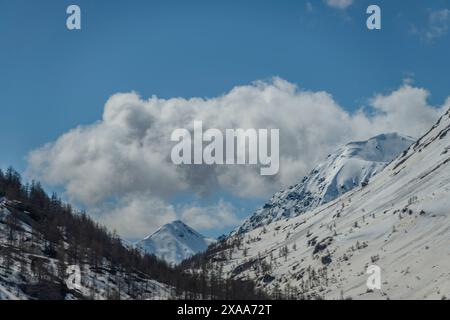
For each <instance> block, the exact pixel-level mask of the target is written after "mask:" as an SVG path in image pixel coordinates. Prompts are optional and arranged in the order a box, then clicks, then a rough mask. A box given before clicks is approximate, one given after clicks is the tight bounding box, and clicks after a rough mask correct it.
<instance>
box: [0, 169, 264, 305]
mask: <svg viewBox="0 0 450 320" xmlns="http://www.w3.org/2000/svg"><path fill="white" fill-rule="evenodd" d="M72 265H76V266H79V267H80V269H81V284H80V285H81V286H80V288H77V289H73V288H72V289H71V288H69V287H68V286H67V283H66V281H67V279H68V276H69V275H68V274H67V267H68V266H72ZM201 270H202V271H200V272H197V273H186V272H184V271H183V270H181V269H179V268H172V267H170V266H169V265H168V264H167V263H166V262H164V261H161V260H159V259H158V258H156V257H155V256H153V255H149V254H142V253H141V252H139V251H138V250H137V249H133V248H130V247H126V246H124V245H123V244H122V241H121V239H120V238H119V237H118V236H117V235H116V234H114V233H111V232H110V231H108V230H107V229H106V228H105V227H103V226H101V225H99V224H97V223H96V222H94V221H93V220H92V219H91V218H90V217H89V216H88V215H87V214H86V213H84V212H77V211H76V210H74V209H73V208H72V207H71V206H70V205H69V204H66V203H63V202H62V201H61V200H60V199H59V198H58V197H57V195H56V194H53V195H52V196H51V197H49V196H48V195H47V194H46V193H45V192H44V190H43V189H42V187H41V186H40V184H39V183H37V182H33V183H31V184H25V185H23V184H22V182H21V177H20V175H19V174H18V173H17V172H16V171H14V170H13V169H12V168H9V169H8V170H7V171H6V172H5V173H4V172H2V171H1V170H0V299H177V298H187V299H211V298H222V299H254V298H266V297H267V296H265V295H264V294H263V293H262V292H260V291H257V290H255V288H254V285H253V283H252V282H251V281H234V280H222V277H220V274H219V271H218V270H216V269H214V268H211V266H209V265H206V264H205V265H203V266H202V268H201Z"/></svg>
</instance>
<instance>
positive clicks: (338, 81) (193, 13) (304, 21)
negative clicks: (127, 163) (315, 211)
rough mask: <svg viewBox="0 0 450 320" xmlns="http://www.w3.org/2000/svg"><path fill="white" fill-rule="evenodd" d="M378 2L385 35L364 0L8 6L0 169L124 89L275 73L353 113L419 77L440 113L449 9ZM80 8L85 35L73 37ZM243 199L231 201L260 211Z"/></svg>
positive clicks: (222, 83) (0, 69) (445, 90)
mask: <svg viewBox="0 0 450 320" xmlns="http://www.w3.org/2000/svg"><path fill="white" fill-rule="evenodd" d="M372 2H373V1H372ZM375 2H376V3H377V4H379V5H380V6H381V9H382V30H381V31H369V30H367V28H366V27H365V21H366V18H367V15H366V13H365V10H366V7H367V6H368V5H369V4H370V3H369V1H363V0H361V1H358V0H355V1H354V3H353V4H352V5H350V6H349V7H347V8H346V9H337V8H332V7H330V6H328V5H327V4H326V3H325V1H310V2H308V1H299V0H296V1H189V2H188V1H143V0H142V1H140V0H133V1H122V0H116V1H105V0H96V1H84V0H76V1H63V0H41V1H24V0H14V1H11V0H0V97H1V104H0V108H1V109H0V110H1V118H2V124H1V126H0V145H1V146H2V150H3V151H2V153H1V157H0V166H1V167H5V166H7V165H13V166H15V167H16V168H18V169H19V170H24V169H25V168H26V165H27V164H26V160H25V159H26V156H27V154H28V153H29V152H30V151H31V150H34V149H36V148H39V147H41V146H42V145H44V144H45V143H47V142H50V141H54V140H56V139H57V138H58V137H59V136H61V134H63V133H65V132H67V131H68V130H70V129H72V128H74V127H76V126H78V125H84V124H91V123H94V122H96V121H98V120H100V119H101V117H102V113H103V107H104V104H105V102H106V101H107V99H108V98H109V97H110V96H111V95H113V94H114V93H117V92H130V91H136V92H138V93H139V94H140V95H141V96H142V97H144V98H148V97H151V96H152V95H157V96H158V97H163V98H170V97H185V98H187V97H215V96H219V95H221V94H223V93H225V92H228V91H229V90H231V89H232V88H233V87H235V86H239V85H246V84H249V83H251V82H252V81H255V80H265V79H270V78H271V77H273V76H278V77H280V78H283V79H285V80H287V81H289V82H291V83H294V84H297V85H298V86H299V87H300V88H304V89H307V90H313V91H319V90H324V91H327V92H329V93H331V94H332V95H333V97H334V100H335V101H336V102H338V103H339V104H340V105H341V106H343V107H344V108H345V109H346V110H348V111H354V110H356V108H358V107H360V106H361V105H364V104H366V103H367V99H369V98H370V97H372V96H373V95H374V94H376V93H384V92H388V91H390V90H394V89H395V88H398V87H399V86H400V85H401V84H402V81H403V79H405V78H413V79H414V85H416V86H418V87H424V88H426V89H428V90H429V91H430V92H431V93H432V95H431V97H430V103H431V104H434V105H440V104H442V103H443V101H444V100H445V98H446V97H447V96H448V95H449V80H448V75H449V74H450V63H449V60H448V59H449V58H448V57H449V56H450V36H449V34H448V32H447V31H448V27H449V25H450V22H449V21H448V19H447V18H446V17H445V15H444V17H441V18H440V19H439V21H437V22H436V21H434V22H433V21H432V16H433V12H439V11H442V10H444V9H448V8H450V4H449V3H448V1H444V0H432V1H426V2H425V1H420V0H417V1H415V0H411V1H408V2H407V4H406V1H375ZM72 3H74V4H78V5H79V6H80V7H81V10H82V30H81V31H68V30H67V29H66V28H65V19H66V13H65V10H66V7H67V6H68V5H69V4H72ZM449 18H450V16H449ZM436 24H437V27H436ZM433 32H434V33H433ZM188 197H190V196H188ZM230 199H233V197H231V196H230ZM205 201H211V199H209V200H205ZM240 201H241V200H238V199H234V200H232V202H234V203H236V204H238V205H239V206H240V207H241V208H244V209H250V208H253V207H254V206H256V205H257V204H258V203H260V202H259V201H260V200H255V199H253V200H249V201H248V202H246V205H241V204H240ZM244 211H245V210H244ZM214 232H215V231H214V230H213V231H207V233H211V234H213V233H214Z"/></svg>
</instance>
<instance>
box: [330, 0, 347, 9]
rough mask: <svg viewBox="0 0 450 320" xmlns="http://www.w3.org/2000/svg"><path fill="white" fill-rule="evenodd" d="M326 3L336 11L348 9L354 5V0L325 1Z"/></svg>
mask: <svg viewBox="0 0 450 320" xmlns="http://www.w3.org/2000/svg"><path fill="white" fill-rule="evenodd" d="M325 3H326V4H327V5H328V6H330V7H332V8H336V9H346V8H347V7H349V6H351V5H352V4H353V0H325Z"/></svg>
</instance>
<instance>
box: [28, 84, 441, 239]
mask: <svg viewBox="0 0 450 320" xmlns="http://www.w3.org/2000/svg"><path fill="white" fill-rule="evenodd" d="M428 95H429V93H428V92H427V91H426V90H425V89H422V88H416V87H413V86H411V85H408V84H405V85H403V86H401V87H400V88H398V89H397V90H395V91H393V92H390V93H388V94H380V95H377V96H375V97H373V98H372V99H371V100H369V101H368V106H367V107H366V108H370V111H371V112H369V113H366V112H363V111H362V110H363V109H361V110H359V111H357V112H354V113H349V112H347V111H346V110H345V109H344V108H343V107H341V106H340V105H338V104H337V103H336V101H335V100H334V99H333V97H332V96H331V95H330V94H329V93H327V92H312V91H305V90H299V89H298V88H297V87H296V86H295V85H294V84H292V83H290V82H288V81H285V80H283V79H280V78H274V79H273V80H272V81H269V82H261V81H258V82H255V83H252V84H250V85H247V86H239V87H235V88H234V89H232V90H231V91H229V92H228V93H226V94H224V95H222V96H219V97H214V98H207V99H206V98H191V99H184V98H172V99H161V98H158V97H156V96H153V97H151V98H149V99H143V98H141V97H140V96H139V95H138V94H137V93H120V94H116V95H113V96H112V97H111V98H110V99H109V100H108V101H107V103H106V105H105V107H104V113H103V118H102V119H101V120H100V121H98V122H96V123H93V124H91V125H89V126H80V127H78V128H75V129H73V130H70V131H68V132H67V133H65V134H63V135H62V136H61V137H59V138H58V139H57V140H56V141H54V142H51V143H49V144H47V145H45V146H43V147H42V148H39V149H37V150H34V151H33V152H31V153H30V155H29V159H28V163H29V166H28V174H29V175H31V176H33V177H34V178H38V179H40V180H43V181H44V182H45V183H47V184H50V185H59V186H63V187H64V188H65V191H66V194H67V196H68V197H70V199H71V200H75V201H78V202H81V203H83V204H84V205H86V206H88V207H89V208H92V209H93V210H94V211H95V212H98V216H99V217H102V221H104V222H105V223H107V224H109V225H113V226H114V227H116V228H118V231H119V232H122V234H126V235H131V234H134V235H141V234H143V233H144V231H145V232H146V233H148V232H149V231H151V230H152V229H154V228H155V227H157V226H158V225H159V224H161V223H163V222H165V221H166V220H171V219H172V218H175V217H178V218H184V219H185V220H186V222H187V223H190V222H192V224H196V225H197V226H199V227H200V228H203V229H207V228H210V227H214V226H216V224H215V222H214V221H216V220H217V219H219V220H223V221H225V223H224V225H226V224H228V225H232V224H235V223H237V221H238V219H237V218H236V216H235V215H234V213H233V210H231V208H232V205H231V204H226V203H224V202H222V203H218V204H217V205H216V206H215V208H208V210H205V209H204V208H203V209H201V208H199V207H198V205H195V204H193V205H192V207H191V208H187V207H183V208H179V207H178V208H177V207H174V206H173V205H171V204H170V203H171V201H172V199H173V197H174V196H176V195H177V194H179V193H185V192H188V193H195V194H197V195H200V196H202V195H203V196H206V195H207V194H208V193H215V192H224V191H225V192H230V193H233V194H234V195H236V196H238V197H243V198H246V197H248V198H254V197H267V196H269V195H270V194H271V193H272V192H274V191H277V190H279V189H280V188H282V187H285V186H288V185H291V184H294V183H296V182H298V181H299V180H300V179H301V177H302V176H303V175H305V174H306V173H307V172H308V171H309V170H310V169H311V168H312V167H313V166H314V165H315V164H316V163H317V162H318V161H320V160H322V159H323V158H324V156H326V154H327V153H329V152H331V151H333V150H334V149H335V148H337V147H338V146H340V145H341V144H343V143H346V142H348V141H350V140H354V139H366V138H369V137H371V136H374V135H376V134H379V133H383V132H393V131H397V132H400V133H403V134H407V135H411V136H415V137H418V136H419V135H421V134H422V133H423V132H424V131H425V130H426V129H427V128H428V127H429V126H431V125H432V124H433V122H434V121H436V119H437V118H438V117H439V115H440V114H441V113H442V112H443V109H444V108H446V107H447V106H441V107H432V106H430V105H429V104H428V102H427V98H428ZM447 104H448V103H447ZM368 114H370V115H368ZM194 120H202V121H203V126H204V130H205V129H207V128H219V129H222V130H224V129H227V128H244V129H245V128H269V129H270V128H278V129H280V172H279V174H278V175H276V176H272V177H263V176H260V174H259V170H258V168H257V166H236V165H234V166H175V165H173V164H172V162H171V161H170V150H171V148H172V146H173V143H171V142H170V135H171V133H172V131H173V130H174V129H176V128H188V129H192V125H193V121H194ZM111 199H115V201H114V203H116V204H117V205H116V207H114V208H111V207H109V208H108V209H104V208H105V203H106V202H108V201H110V200H111ZM109 203H110V202H109ZM206 212H208V214H206ZM206 216H208V217H209V218H210V219H211V222H202V223H200V222H201V221H202V219H203V217H206ZM130 217H134V218H133V219H130ZM144 217H147V218H144ZM152 217H154V218H152ZM199 217H201V218H199ZM138 219H140V220H141V221H140V222H139V223H140V224H139V226H137V225H136V223H135V224H133V222H132V221H131V220H133V221H135V220H138ZM214 219H216V220H214ZM125 225H126V226H125Z"/></svg>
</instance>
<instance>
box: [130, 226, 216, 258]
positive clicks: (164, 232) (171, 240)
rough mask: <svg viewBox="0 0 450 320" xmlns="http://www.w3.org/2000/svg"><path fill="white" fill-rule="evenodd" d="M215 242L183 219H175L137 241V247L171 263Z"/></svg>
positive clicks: (203, 249)
mask: <svg viewBox="0 0 450 320" xmlns="http://www.w3.org/2000/svg"><path fill="white" fill-rule="evenodd" d="M212 242H214V240H213V239H209V238H206V237H205V236H203V235H201V234H200V233H199V232H197V231H195V230H194V229H193V228H191V227H189V226H188V225H187V224H185V223H184V222H183V221H181V220H174V221H172V222H170V223H167V224H165V225H163V226H162V227H160V228H159V229H158V230H156V231H155V232H154V233H152V234H151V235H149V236H147V237H146V238H144V239H143V240H141V241H139V242H137V243H136V244H135V245H136V247H138V248H140V249H141V250H143V251H145V252H147V253H149V254H154V255H156V256H157V257H159V258H161V259H163V260H165V261H167V262H169V263H171V264H178V263H180V262H181V261H183V260H185V259H187V258H189V257H191V256H193V255H195V254H197V253H199V252H202V251H205V250H206V249H207V248H208V246H209V245H210V244H211V243H212Z"/></svg>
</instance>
